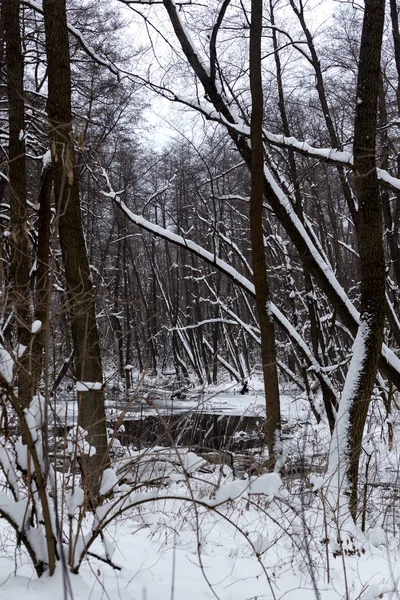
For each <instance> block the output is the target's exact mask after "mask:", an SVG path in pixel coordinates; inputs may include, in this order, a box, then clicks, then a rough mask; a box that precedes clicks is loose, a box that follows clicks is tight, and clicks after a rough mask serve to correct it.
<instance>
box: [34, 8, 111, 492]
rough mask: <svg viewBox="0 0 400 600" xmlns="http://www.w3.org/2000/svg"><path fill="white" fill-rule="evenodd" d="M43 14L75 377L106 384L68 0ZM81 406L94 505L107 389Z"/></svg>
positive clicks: (103, 453) (85, 397)
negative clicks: (75, 126)
mask: <svg viewBox="0 0 400 600" xmlns="http://www.w3.org/2000/svg"><path fill="white" fill-rule="evenodd" d="M43 12H44V22H45V32H46V54H47V63H48V115H49V124H50V140H51V154H52V162H53V168H54V190H55V198H56V203H57V225H58V232H59V239H60V245H61V252H62V258H63V264H64V269H65V279H66V284H67V296H68V308H69V315H70V319H71V332H72V339H73V345H74V360H75V376H76V379H77V380H78V381H82V382H90V383H100V384H102V380H103V377H102V364H101V356H100V345H99V337H98V330H97V323H96V314H95V301H94V293H93V287H92V281H91V277H90V269H89V262H88V256H87V251H86V245H85V239H84V235H83V228H82V217H81V210H80V199H79V188H78V179H77V170H76V168H75V154H74V141H73V135H72V111H71V72H70V55H69V44H68V30H67V19H66V7H65V0H44V1H43ZM78 407H79V408H78V424H79V425H80V426H81V427H82V428H83V429H85V430H86V431H87V432H88V438H87V439H88V442H89V443H90V444H91V446H94V447H95V448H96V454H95V455H94V456H92V457H89V456H88V455H84V456H82V468H83V477H84V482H83V483H84V485H85V487H86V489H87V491H88V493H89V496H90V498H91V500H92V502H95V501H96V496H97V493H98V490H99V484H100V479H101V475H102V472H103V469H104V467H105V466H106V465H107V463H108V447H107V436H106V418H105V410H104V390H103V388H101V389H99V390H97V389H88V390H87V391H84V392H81V391H79V392H78Z"/></svg>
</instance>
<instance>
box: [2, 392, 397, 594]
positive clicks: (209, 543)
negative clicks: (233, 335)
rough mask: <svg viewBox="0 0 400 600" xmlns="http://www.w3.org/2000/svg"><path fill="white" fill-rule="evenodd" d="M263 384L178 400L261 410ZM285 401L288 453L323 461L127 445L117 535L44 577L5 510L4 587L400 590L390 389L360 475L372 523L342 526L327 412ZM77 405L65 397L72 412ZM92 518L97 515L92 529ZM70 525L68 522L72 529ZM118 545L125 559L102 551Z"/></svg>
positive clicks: (5, 590) (194, 405)
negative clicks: (333, 495)
mask: <svg viewBox="0 0 400 600" xmlns="http://www.w3.org/2000/svg"><path fill="white" fill-rule="evenodd" d="M255 388H256V386H253V387H252V388H251V393H250V394H249V395H246V396H241V395H240V394H239V393H238V392H239V388H238V389H237V390H226V389H222V390H221V389H220V390H214V391H212V392H211V391H210V392H207V393H206V394H203V395H197V397H196V398H191V399H187V400H182V401H177V402H179V404H184V406H185V410H188V408H189V407H190V409H191V410H201V409H202V410H204V406H206V407H207V408H206V409H207V410H209V409H211V408H212V409H213V410H218V411H221V412H225V411H227V412H228V413H229V414H237V412H238V410H240V411H243V412H245V413H246V411H249V414H253V415H255V414H256V415H259V416H260V417H261V416H262V414H263V405H262V402H263V398H262V390H260V389H259V388H256V389H255ZM152 401H153V402H160V404H161V406H149V405H148V403H147V402H146V407H147V408H148V409H149V410H153V411H155V412H157V411H158V410H168V411H169V410H170V409H171V407H170V406H169V405H167V406H166V407H165V402H167V403H168V398H165V397H164V398H160V399H159V400H157V394H155V395H154V397H153V400H152ZM163 402H164V408H163ZM199 403H202V404H201V405H199ZM282 404H283V417H284V426H283V431H284V454H285V457H286V459H287V461H288V462H290V461H292V462H294V461H295V460H296V459H299V458H304V457H305V458H306V459H308V461H309V463H311V464H315V472H314V473H312V472H310V473H308V474H306V475H304V474H302V476H297V475H295V474H294V475H293V474H291V476H290V477H283V479H282V480H281V481H280V480H279V476H278V475H277V474H271V475H265V474H262V473H261V475H254V474H253V475H251V474H248V475H243V474H242V473H241V474H240V476H237V473H235V472H234V471H232V469H231V467H230V466H229V465H227V464H224V465H221V464H212V463H214V461H210V462H208V461H207V455H204V454H202V455H201V457H198V456H196V454H195V453H194V452H192V451H190V452H189V451H187V450H186V449H184V448H179V449H178V448H175V449H171V448H170V449H168V448H161V447H156V448H149V449H145V450H142V451H141V452H139V451H137V450H135V449H133V448H126V449H121V453H119V458H118V459H117V460H116V463H115V464H114V469H115V473H117V477H116V478H115V480H114V475H113V477H111V482H112V484H114V481H116V480H117V479H118V482H119V483H118V484H117V485H116V487H115V488H114V491H115V493H116V496H115V498H116V499H117V498H118V497H119V496H118V494H120V495H121V494H123V493H125V494H126V493H129V502H130V504H131V506H130V507H129V508H126V509H125V510H124V512H123V513H122V514H120V515H119V516H116V517H115V519H114V520H112V521H111V522H110V524H109V525H108V526H107V527H106V529H105V536H106V541H105V543H104V544H102V543H101V541H100V540H99V539H98V540H97V541H96V542H95V544H94V545H93V547H92V548H91V552H92V554H93V555H97V557H96V556H89V557H88V558H86V559H85V560H84V562H83V564H82V566H81V568H80V572H79V574H78V575H72V574H70V573H69V572H67V571H66V570H65V569H63V568H62V567H61V566H59V567H58V570H57V571H56V574H55V576H53V577H52V578H50V577H47V576H46V575H44V576H43V577H42V578H41V579H37V577H36V575H35V573H34V569H33V567H32V565H31V564H30V561H29V558H28V556H27V554H26V553H25V551H24V550H23V549H22V548H21V547H17V546H16V543H15V539H14V537H13V534H12V533H11V531H10V528H9V526H8V525H7V523H5V522H4V521H0V548H1V550H0V598H1V599H3V598H4V600H6V599H7V600H8V599H9V598H11V599H13V598H15V599H17V598H18V599H19V598H24V599H26V600H42V599H44V600H54V598H55V597H56V598H61V597H63V598H71V597H73V598H75V599H77V600H100V599H110V600H111V599H112V600H114V599H121V600H164V599H168V600H169V599H170V600H189V599H190V600H191V599H193V600H197V599H212V598H221V600H256V599H258V600H260V599H274V600H275V599H276V600H278V599H282V600H283V599H285V600H286V599H289V600H297V599H298V600H309V599H310V600H311V599H314V598H317V599H321V600H334V599H340V598H345V599H346V600H358V599H360V600H373V599H375V598H387V599H389V598H397V597H398V596H399V595H400V593H399V592H398V579H399V576H400V569H399V558H400V555H399V545H398V541H397V536H398V527H399V523H400V487H399V488H398V486H400V477H399V464H400V456H399V453H400V448H399V447H398V444H396V440H397V439H398V437H399V433H400V427H399V423H396V422H394V423H393V427H394V444H393V448H392V450H389V449H388V444H387V422H386V420H385V416H384V414H383V413H382V411H381V408H380V404H379V401H378V400H376V401H374V402H373V403H372V410H371V417H370V420H369V422H368V427H367V431H366V437H365V448H364V452H363V456H364V459H365V457H367V456H369V455H370V454H371V455H372V459H371V461H370V463H369V471H368V474H367V479H366V462H365V460H364V462H363V463H362V468H361V482H360V483H361V486H362V485H363V484H364V483H365V482H366V483H367V484H368V485H367V486H366V487H365V490H366V500H365V507H366V510H367V513H366V514H367V519H366V531H365V533H363V532H362V531H361V529H360V527H358V528H352V527H350V528H348V529H347V530H346V531H339V532H338V530H337V523H336V521H335V509H334V507H332V506H330V505H329V502H330V500H328V496H327V494H326V493H325V484H326V482H325V481H324V476H323V472H322V470H321V469H322V468H323V466H324V465H325V464H326V455H327V450H328V440H329V434H328V430H327V426H326V424H325V423H324V422H321V423H320V424H318V425H317V424H316V422H315V419H314V417H313V416H312V415H311V413H310V410H309V404H308V401H307V400H306V399H305V398H302V397H301V395H299V394H294V393H293V394H289V393H288V394H286V395H284V396H283V403H282ZM60 406H61V405H60ZM73 406H74V404H73V403H69V402H65V403H63V405H62V409H63V410H64V414H65V411H67V412H68V411H69V410H71V409H73ZM110 410H114V411H117V410H118V407H117V406H113V407H110ZM229 411H233V412H232V413H230V412H229ZM258 411H259V412H258ZM60 412H61V411H60ZM67 420H69V419H67ZM122 450H123V452H122ZM122 454H123V455H122ZM261 458H262V457H260V459H261ZM382 483H386V485H385V486H382V485H381V484H382ZM106 487H107V486H106ZM361 489H362V488H361ZM127 490H128V492H127ZM131 490H133V491H131ZM118 506H120V507H121V506H122V503H121V501H120V503H119V504H118ZM124 506H125V507H126V503H125V504H124ZM360 522H361V521H360ZM92 525H93V523H92V517H90V516H89V517H87V519H86V521H85V531H87V532H90V530H91V528H92ZM67 531H68V527H66V528H65V535H67ZM106 552H107V553H108V555H109V556H110V555H112V562H113V563H114V567H117V568H113V567H112V566H110V565H109V564H106V563H105V562H104V561H102V560H101V557H103V558H105V557H106ZM60 564H61V563H60Z"/></svg>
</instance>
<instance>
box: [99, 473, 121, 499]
mask: <svg viewBox="0 0 400 600" xmlns="http://www.w3.org/2000/svg"><path fill="white" fill-rule="evenodd" d="M117 483H118V476H117V474H116V472H115V471H114V469H105V470H104V473H103V476H102V478H101V484H100V496H105V495H106V494H108V493H109V492H111V490H112V489H113V487H114V486H115V485H117Z"/></svg>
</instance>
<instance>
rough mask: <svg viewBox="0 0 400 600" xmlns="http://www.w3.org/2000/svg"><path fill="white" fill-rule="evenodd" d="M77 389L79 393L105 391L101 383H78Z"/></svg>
mask: <svg viewBox="0 0 400 600" xmlns="http://www.w3.org/2000/svg"><path fill="white" fill-rule="evenodd" d="M75 388H76V391H77V392H89V391H91V390H101V389H103V384H102V382H101V381H77V382H76V385H75Z"/></svg>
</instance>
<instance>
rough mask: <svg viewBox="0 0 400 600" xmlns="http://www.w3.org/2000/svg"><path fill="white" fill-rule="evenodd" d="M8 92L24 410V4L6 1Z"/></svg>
mask: <svg viewBox="0 0 400 600" xmlns="http://www.w3.org/2000/svg"><path fill="white" fill-rule="evenodd" d="M2 11H3V18H4V32H5V42H6V65H7V93H8V107H9V111H8V118H9V163H8V177H9V190H10V222H11V282H12V293H11V298H12V308H13V310H14V315H15V319H16V321H17V342H18V345H19V348H23V347H25V351H24V352H23V354H22V355H21V356H20V358H19V360H18V361H17V382H18V398H19V401H20V403H21V405H22V406H23V407H26V406H28V405H29V402H30V399H31V377H30V373H29V371H30V369H29V361H30V359H29V346H30V339H31V314H30V306H29V263H30V260H29V240H28V225H27V203H26V160H25V116H24V84H23V80H24V63H23V56H22V51H21V36H20V22H19V13H20V1H19V0H4V2H3V8H2Z"/></svg>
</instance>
